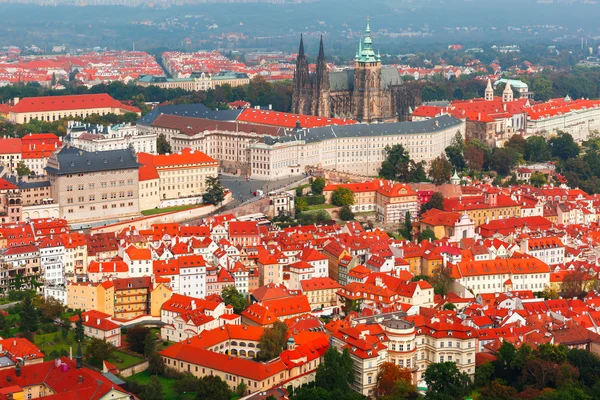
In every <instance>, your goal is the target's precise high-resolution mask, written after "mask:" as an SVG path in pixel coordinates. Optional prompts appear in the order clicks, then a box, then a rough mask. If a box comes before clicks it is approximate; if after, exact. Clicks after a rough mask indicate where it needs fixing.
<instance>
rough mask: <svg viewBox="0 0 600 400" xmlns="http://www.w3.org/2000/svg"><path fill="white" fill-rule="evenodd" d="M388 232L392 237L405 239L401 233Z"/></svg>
mask: <svg viewBox="0 0 600 400" xmlns="http://www.w3.org/2000/svg"><path fill="white" fill-rule="evenodd" d="M386 233H387V234H388V236H390V237H392V238H394V239H398V240H402V239H404V237H403V236H402V235H401V234H399V233H397V232H386Z"/></svg>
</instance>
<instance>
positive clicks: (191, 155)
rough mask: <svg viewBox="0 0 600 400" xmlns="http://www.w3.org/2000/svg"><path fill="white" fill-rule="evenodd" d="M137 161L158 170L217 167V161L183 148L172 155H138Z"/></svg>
mask: <svg viewBox="0 0 600 400" xmlns="http://www.w3.org/2000/svg"><path fill="white" fill-rule="evenodd" d="M138 161H139V162H140V164H144V165H153V166H154V167H157V168H158V169H161V168H169V167H180V166H183V167H190V166H197V165H204V166H213V165H218V161H217V160H215V159H214V158H212V157H210V156H208V155H206V154H204V153H202V152H201V151H196V150H192V149H190V148H185V149H183V150H181V151H180V152H179V153H173V154H158V155H154V154H149V153H139V154H138Z"/></svg>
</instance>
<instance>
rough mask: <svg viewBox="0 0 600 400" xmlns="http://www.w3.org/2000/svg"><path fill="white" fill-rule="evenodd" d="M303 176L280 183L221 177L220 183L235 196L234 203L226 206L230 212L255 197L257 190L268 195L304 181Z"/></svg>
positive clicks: (237, 177) (228, 176) (232, 176)
mask: <svg viewBox="0 0 600 400" xmlns="http://www.w3.org/2000/svg"><path fill="white" fill-rule="evenodd" d="M303 178H304V177H303V176H295V177H292V178H286V179H281V180H278V181H259V180H255V179H250V180H249V181H247V180H246V178H245V177H243V176H241V177H240V176H234V175H221V178H220V181H221V184H222V185H223V186H224V187H226V188H227V189H229V190H230V191H231V193H232V194H233V201H232V202H231V203H229V204H227V206H225V209H226V210H230V209H232V208H235V207H237V206H239V205H240V204H241V203H243V202H244V201H246V200H248V199H250V198H251V197H254V194H253V193H254V192H255V191H256V190H262V191H264V192H265V194H266V193H268V192H269V191H271V190H275V189H279V188H281V187H283V186H286V185H289V184H290V183H294V182H297V181H299V180H301V179H303Z"/></svg>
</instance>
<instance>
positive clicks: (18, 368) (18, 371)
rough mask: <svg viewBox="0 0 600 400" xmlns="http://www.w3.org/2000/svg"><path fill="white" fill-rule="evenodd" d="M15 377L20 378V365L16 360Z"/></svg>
mask: <svg viewBox="0 0 600 400" xmlns="http://www.w3.org/2000/svg"><path fill="white" fill-rule="evenodd" d="M15 375H16V376H17V377H19V376H21V363H20V362H19V360H17V365H16V367H15ZM7 379H8V378H7Z"/></svg>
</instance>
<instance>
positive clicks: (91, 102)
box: [10, 93, 140, 113]
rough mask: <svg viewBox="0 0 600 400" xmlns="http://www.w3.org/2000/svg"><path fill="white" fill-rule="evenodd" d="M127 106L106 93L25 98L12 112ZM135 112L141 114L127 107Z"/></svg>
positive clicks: (137, 110) (133, 108)
mask: <svg viewBox="0 0 600 400" xmlns="http://www.w3.org/2000/svg"><path fill="white" fill-rule="evenodd" d="M125 107H126V105H125V104H122V103H121V102H120V101H118V100H115V99H113V98H112V97H111V96H110V95H108V94H106V93H101V94H78V95H69V96H47V97H25V98H23V99H21V100H20V101H19V102H18V103H17V104H16V105H14V106H12V107H11V109H10V112H14V113H29V112H43V111H62V110H85V109H90V108H125ZM127 108H128V109H130V110H131V111H133V112H140V110H139V109H137V108H135V107H130V106H127Z"/></svg>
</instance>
